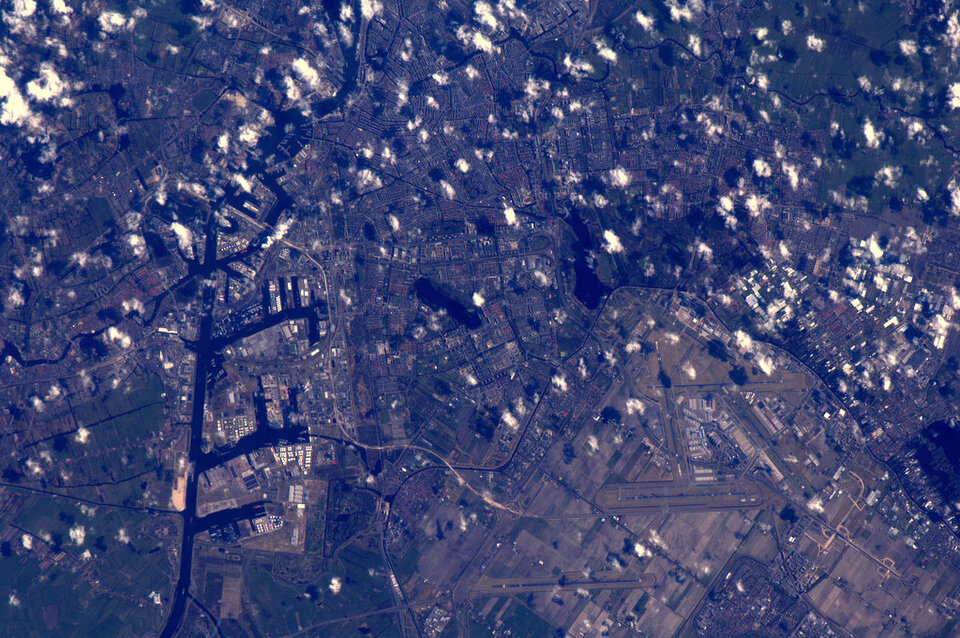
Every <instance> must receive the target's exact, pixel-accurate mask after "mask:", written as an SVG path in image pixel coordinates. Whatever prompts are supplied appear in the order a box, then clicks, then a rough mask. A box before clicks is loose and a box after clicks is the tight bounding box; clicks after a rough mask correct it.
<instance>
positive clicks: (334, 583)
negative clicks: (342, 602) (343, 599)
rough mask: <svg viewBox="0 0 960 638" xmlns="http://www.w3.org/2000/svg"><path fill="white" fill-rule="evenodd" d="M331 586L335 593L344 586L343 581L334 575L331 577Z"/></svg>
mask: <svg viewBox="0 0 960 638" xmlns="http://www.w3.org/2000/svg"><path fill="white" fill-rule="evenodd" d="M329 587H330V591H332V592H333V593H334V594H339V593H340V590H341V589H342V588H343V581H342V580H340V579H339V578H337V577H336V576H334V577H333V578H331V579H330V585H329Z"/></svg>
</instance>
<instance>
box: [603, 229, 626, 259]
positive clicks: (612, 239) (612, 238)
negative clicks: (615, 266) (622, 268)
mask: <svg viewBox="0 0 960 638" xmlns="http://www.w3.org/2000/svg"><path fill="white" fill-rule="evenodd" d="M603 250H604V251H606V252H608V253H610V254H611V255H612V254H614V253H622V252H623V244H622V243H621V242H620V238H619V237H618V236H617V234H616V233H615V232H613V231H612V230H605V231H603Z"/></svg>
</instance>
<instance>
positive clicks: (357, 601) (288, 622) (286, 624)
mask: <svg viewBox="0 0 960 638" xmlns="http://www.w3.org/2000/svg"><path fill="white" fill-rule="evenodd" d="M244 585H245V588H246V596H247V598H248V600H249V608H250V616H251V618H252V619H253V621H254V624H255V625H256V627H257V630H258V631H259V632H260V633H261V634H262V635H264V636H280V635H286V634H289V633H292V632H294V631H296V630H297V628H298V623H299V625H300V626H304V627H306V626H309V625H312V624H317V623H324V622H327V621H336V620H337V619H348V618H350V617H352V616H359V615H364V614H369V613H370V612H373V611H376V610H378V609H387V608H389V607H390V606H391V605H392V604H393V599H392V596H391V593H390V585H389V583H388V582H387V577H386V572H385V569H384V566H383V562H382V560H381V558H380V555H379V554H378V553H376V552H375V551H372V550H370V549H367V548H366V547H364V546H362V544H361V543H357V544H353V545H350V546H348V547H347V548H345V549H344V550H343V551H341V552H340V553H339V555H338V556H337V557H336V558H335V559H333V561H332V562H331V564H330V566H329V568H328V569H326V570H325V571H323V572H320V573H319V574H317V576H316V577H315V579H314V581H313V582H312V583H311V584H310V585H308V586H306V587H305V588H302V587H298V586H293V585H290V584H288V583H285V582H283V581H280V580H279V579H277V578H275V577H274V575H273V574H272V573H271V572H270V571H268V570H267V569H265V568H264V567H263V566H253V567H252V568H250V569H249V571H247V572H246V573H245V575H244ZM395 622H396V617H395V616H394V615H393V614H391V613H385V614H382V615H380V614H378V615H374V616H368V615H364V616H363V617H362V618H357V619H356V620H348V621H345V622H343V623H341V624H331V625H329V626H328V627H329V628H330V629H331V633H330V634H329V635H337V636H352V635H358V634H359V629H360V627H361V626H362V625H364V624H365V623H366V625H367V627H368V628H372V627H373V626H378V627H383V628H384V631H386V629H385V628H386V627H390V626H391V625H393V624H395ZM333 629H336V631H333ZM374 635H377V636H380V635H392V634H391V633H389V632H388V633H375V634H374Z"/></svg>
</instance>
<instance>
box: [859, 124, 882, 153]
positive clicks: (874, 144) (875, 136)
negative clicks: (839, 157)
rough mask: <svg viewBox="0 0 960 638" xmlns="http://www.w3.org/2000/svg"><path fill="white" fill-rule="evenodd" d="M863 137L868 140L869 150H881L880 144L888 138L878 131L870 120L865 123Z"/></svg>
mask: <svg viewBox="0 0 960 638" xmlns="http://www.w3.org/2000/svg"><path fill="white" fill-rule="evenodd" d="M863 137H864V138H866V140H867V147H868V148H880V144H881V143H882V142H883V140H884V138H885V137H886V136H885V135H884V134H883V131H878V130H877V129H876V128H875V127H874V126H873V122H871V121H870V119H869V118H867V119H865V120H864V121H863Z"/></svg>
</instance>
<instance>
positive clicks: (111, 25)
mask: <svg viewBox="0 0 960 638" xmlns="http://www.w3.org/2000/svg"><path fill="white" fill-rule="evenodd" d="M97 20H98V21H99V22H100V29H101V30H102V31H103V32H104V33H117V32H118V31H121V30H124V29H132V28H133V25H134V24H136V22H137V21H136V19H135V18H132V17H131V18H126V17H124V15H123V14H122V13H117V12H116V11H104V12H103V13H101V14H100V16H99V17H98V18H97Z"/></svg>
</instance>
